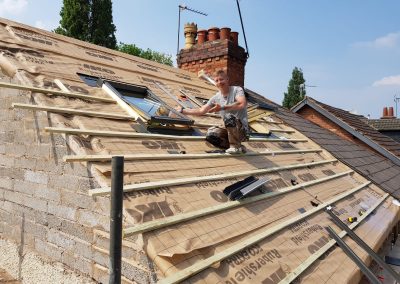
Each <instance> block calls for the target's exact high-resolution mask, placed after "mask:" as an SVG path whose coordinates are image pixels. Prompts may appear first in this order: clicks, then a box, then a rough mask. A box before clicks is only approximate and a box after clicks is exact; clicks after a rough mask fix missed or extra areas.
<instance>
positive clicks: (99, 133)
mask: <svg viewBox="0 0 400 284" xmlns="http://www.w3.org/2000/svg"><path fill="white" fill-rule="evenodd" d="M45 131H46V132H52V133H64V134H74V135H92V136H103V137H123V138H149V139H169V140H198V141H200V140H205V136H183V135H182V136H180V135H163V134H152V133H137V132H119V131H105V130H83V129H73V128H57V127H45ZM249 141H250V142H251V141H259V142H282V143H285V142H287V143H289V142H295V143H296V142H307V141H308V140H307V139H275V138H255V137H252V138H250V139H249Z"/></svg>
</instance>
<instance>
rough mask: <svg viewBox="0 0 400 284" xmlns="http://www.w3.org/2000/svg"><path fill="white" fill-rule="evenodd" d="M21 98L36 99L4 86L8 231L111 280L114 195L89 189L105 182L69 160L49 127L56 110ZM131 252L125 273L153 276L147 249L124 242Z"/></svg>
mask: <svg viewBox="0 0 400 284" xmlns="http://www.w3.org/2000/svg"><path fill="white" fill-rule="evenodd" d="M3 81H5V80H3ZM13 83H17V82H13ZM13 102H18V103H31V98H30V95H29V94H27V93H22V92H20V91H16V90H9V89H2V88H0V237H1V238H5V239H6V240H12V241H13V242H15V243H17V244H21V243H23V244H24V249H27V250H32V251H34V252H36V253H38V254H39V255H40V256H41V257H43V259H47V260H48V261H51V262H59V263H62V264H63V265H65V266H67V267H68V268H69V269H70V270H73V271H75V272H77V273H79V274H84V275H86V276H89V277H91V278H93V279H95V280H97V281H99V282H103V283H105V282H108V280H107V278H108V271H107V269H108V265H109V263H108V245H109V241H108V236H107V232H108V231H109V212H110V208H109V204H110V202H109V198H108V197H96V198H92V197H90V196H89V195H88V194H87V191H88V190H89V189H90V188H95V187H99V185H98V184H97V182H96V180H95V179H94V177H93V176H92V175H91V173H90V170H88V168H86V167H85V166H83V165H81V164H78V163H74V164H70V163H65V162H63V156H64V155H66V154H70V153H71V149H69V146H68V144H67V142H66V140H65V139H64V137H63V136H62V135H58V134H57V135H53V134H49V133H46V132H44V131H43V128H44V127H46V126H51V125H50V123H49V121H50V117H49V116H48V114H47V113H46V112H32V111H29V110H21V109H12V108H11V104H12V103H13ZM99 232H106V235H105V236H104V235H103V236H101V237H99ZM0 250H1V249H0ZM123 255H124V260H123V269H122V273H123V275H124V276H126V277H128V278H130V279H132V278H133V277H135V281H136V282H135V283H149V282H153V279H154V272H152V268H151V265H150V264H149V260H148V259H147V258H146V256H145V255H143V252H142V251H141V249H140V248H135V247H134V246H133V245H132V244H130V243H129V242H128V241H124V248H123ZM21 262H22V260H21ZM125 280H126V281H125V282H126V283H130V281H127V279H125ZM43 283H46V279H43ZM47 283H50V282H47Z"/></svg>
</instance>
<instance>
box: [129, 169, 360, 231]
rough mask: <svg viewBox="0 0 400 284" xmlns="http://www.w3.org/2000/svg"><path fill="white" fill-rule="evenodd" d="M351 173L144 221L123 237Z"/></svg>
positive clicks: (348, 172)
mask: <svg viewBox="0 0 400 284" xmlns="http://www.w3.org/2000/svg"><path fill="white" fill-rule="evenodd" d="M351 173H353V171H352V170H349V171H345V172H342V173H338V174H335V175H332V176H328V177H324V178H320V179H316V180H313V181H308V182H303V183H300V184H297V185H294V186H288V187H284V188H281V189H279V191H276V192H268V193H264V194H261V195H257V196H253V197H248V198H245V199H243V200H240V201H239V200H238V201H229V202H225V203H223V204H219V205H216V206H212V207H209V208H204V209H201V210H197V211H193V212H188V213H183V214H179V215H175V216H172V217H167V218H163V219H161V220H154V221H150V222H146V223H143V224H139V225H136V226H134V227H130V228H127V229H124V237H128V236H130V235H133V234H138V233H144V232H149V231H153V230H156V229H160V228H163V227H166V226H169V225H173V224H177V223H181V222H185V221H189V220H191V219H194V218H199V217H202V216H206V215H210V214H214V213H218V212H221V211H225V210H228V209H232V208H235V207H238V206H243V205H246V204H249V203H254V202H257V201H260V200H264V199H269V198H273V197H276V196H279V195H282V194H285V193H288V192H292V191H295V190H297V189H300V188H305V187H309V186H313V185H316V184H320V183H323V182H326V181H330V180H333V179H337V178H340V177H343V176H345V175H348V174H351Z"/></svg>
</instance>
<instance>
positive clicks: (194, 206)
mask: <svg viewBox="0 0 400 284" xmlns="http://www.w3.org/2000/svg"><path fill="white" fill-rule="evenodd" d="M0 51H2V52H3V54H2V55H1V57H2V60H0V62H2V63H0V67H1V68H2V70H3V73H6V74H8V75H10V76H12V77H13V78H14V79H17V80H18V81H19V84H20V85H25V86H26V85H27V86H35V87H43V88H47V89H52V90H60V89H65V90H64V91H69V92H76V93H82V94H85V95H88V96H91V97H93V98H103V99H104V98H108V99H109V98H110V96H109V95H108V94H107V92H105V91H104V89H102V88H100V87H94V86H88V85H87V84H86V83H85V82H84V81H83V80H82V79H81V78H80V77H79V76H78V74H77V73H84V74H87V75H90V76H95V77H101V78H103V79H106V80H107V79H108V80H115V81H119V82H125V83H128V84H136V85H140V86H143V87H146V88H147V89H148V90H150V91H151V92H152V93H153V94H154V95H156V96H158V97H159V98H160V99H161V100H162V101H163V102H165V103H166V104H167V105H169V106H170V107H174V106H175V105H176V104H177V103H176V100H174V98H173V96H178V94H180V93H181V90H185V91H186V92H189V93H190V94H192V95H193V96H199V97H202V98H210V97H211V96H212V95H214V93H215V92H216V89H215V88H214V87H213V86H211V85H210V84H208V83H206V82H205V81H203V80H201V79H198V78H197V77H196V76H195V74H192V73H189V72H185V71H182V70H178V69H175V68H171V67H167V66H164V65H160V64H157V63H154V62H149V61H147V60H144V59H140V58H137V57H132V56H129V55H126V54H122V53H119V52H116V51H112V50H108V49H105V48H102V47H98V46H94V45H91V44H88V43H84V42H81V41H77V40H74V39H70V38H66V37H63V36H60V35H56V34H53V33H49V32H45V31H41V30H38V29H35V28H31V27H28V26H25V25H21V24H17V23H14V22H10V21H7V20H5V19H1V20H0ZM55 80H58V81H55ZM57 82H61V83H62V85H60V84H59V83H57ZM60 86H61V87H60ZM160 86H162V87H160ZM166 90H167V92H168V93H170V94H172V96H171V95H170V94H167V92H166ZM21 95H28V96H29V95H30V96H31V97H32V105H38V106H41V107H43V106H46V107H57V108H65V109H73V110H80V111H85V112H86V113H81V114H76V113H75V114H71V112H70V113H68V111H66V112H65V113H55V112H54V110H51V109H50V108H48V109H47V111H48V113H50V116H49V125H47V126H45V127H42V128H41V129H40V131H47V132H50V133H64V134H65V136H64V137H65V139H66V140H67V141H68V143H69V146H70V148H71V153H69V155H68V157H66V159H71V162H74V161H75V162H76V161H78V162H81V163H88V168H89V169H90V171H91V173H92V174H93V175H94V176H95V178H96V180H97V182H98V183H99V184H100V185H101V188H87V194H91V195H93V196H97V195H107V194H108V193H109V186H110V182H111V179H110V175H111V164H110V159H109V157H110V156H112V155H127V159H126V161H125V167H124V184H125V186H124V190H125V191H126V194H125V195H124V227H125V235H126V241H130V242H132V243H135V244H136V245H137V246H139V247H140V249H141V250H142V251H143V252H145V253H146V254H147V255H148V256H149V257H150V258H151V260H152V261H153V262H154V264H155V265H156V267H155V268H154V270H155V272H156V273H157V275H158V279H159V280H160V282H164V283H177V282H182V281H187V283H221V282H222V283H278V282H280V281H287V282H290V281H291V279H294V278H295V277H294V273H296V274H299V271H302V270H303V269H302V266H301V265H302V264H303V267H304V273H302V274H301V276H300V277H299V280H300V281H301V282H304V283H316V282H318V283H328V282H341V283H343V282H348V283H354V281H358V280H359V279H360V278H361V274H360V272H359V270H358V268H357V266H356V265H355V264H354V263H352V262H349V261H348V260H347V259H346V256H345V255H344V253H343V252H342V251H341V250H340V249H338V248H335V247H334V243H332V242H331V240H330V237H329V235H328V233H327V231H326V230H325V228H324V227H325V226H327V225H330V226H331V227H333V228H334V229H335V230H336V231H339V229H338V227H336V226H335V225H334V223H332V222H331V221H330V219H329V217H328V215H327V214H326V213H324V207H325V206H327V205H333V206H334V209H335V212H336V213H337V215H338V216H340V217H341V218H342V219H343V220H345V219H347V217H348V216H358V214H359V211H360V210H365V211H367V212H368V214H366V215H365V216H364V217H362V216H361V217H360V219H362V218H365V217H367V216H369V217H368V218H367V219H366V220H365V221H364V222H360V224H359V226H358V227H357V229H356V230H355V231H356V233H357V234H358V235H359V236H360V237H362V238H363V239H364V240H365V241H366V242H367V243H368V244H369V245H370V246H371V247H373V248H374V249H377V248H379V247H380V246H381V244H382V242H383V240H384V239H385V238H386V237H387V235H388V234H389V232H390V230H391V228H392V226H393V224H394V223H395V222H397V220H398V211H399V210H398V207H397V206H395V205H393V204H392V200H393V198H392V197H390V196H388V194H387V193H386V192H385V191H384V190H383V189H382V188H380V187H379V186H378V185H376V184H373V183H370V182H369V181H368V180H366V179H365V178H364V177H363V176H361V175H359V174H358V173H355V172H353V171H352V170H351V169H350V168H348V167H347V166H346V165H345V164H343V163H341V162H339V161H337V160H336V159H335V157H334V156H332V155H331V154H330V153H329V152H328V151H326V150H325V149H322V148H321V147H320V146H319V145H318V141H317V143H316V141H312V140H311V139H309V138H308V137H307V136H306V135H304V134H303V133H301V131H299V130H298V129H294V128H292V127H290V126H289V125H288V124H287V123H285V122H284V120H283V118H282V115H281V112H280V111H279V110H277V111H274V110H271V109H268V110H265V109H262V108H257V109H253V110H249V120H250V121H251V122H250V127H251V128H252V130H253V131H255V132H262V133H268V132H272V133H274V134H275V137H276V138H273V139H271V138H268V137H266V138H265V137H264V138H254V139H252V140H250V141H248V142H245V143H244V145H245V146H246V147H247V149H248V155H241V156H236V155H227V154H217V155H215V154H209V155H205V154H206V151H208V150H215V148H214V147H212V146H211V145H209V144H208V143H206V142H205V141H204V140H203V138H204V137H203V138H202V137H201V136H191V137H186V136H177V135H162V134H152V133H148V132H147V131H146V127H147V124H146V121H145V119H143V118H142V117H140V115H139V116H138V117H139V118H136V117H133V116H132V113H129V112H127V111H126V109H124V108H122V107H121V104H119V103H113V102H104V101H98V100H89V99H82V98H71V97H67V96H62V95H55V94H50V93H39V92H34V91H32V92H31V93H29V94H21ZM251 96H252V94H251V93H250V97H251ZM250 99H251V98H250ZM14 107H15V108H23V106H21V105H15V106H14ZM29 111H30V110H29ZM88 111H91V112H96V113H97V114H98V113H99V112H100V113H103V117H101V115H99V114H98V115H97V116H93V115H92V116H89V114H88ZM92 114H93V113H92ZM104 114H113V115H120V116H121V117H120V118H118V119H116V117H114V118H111V117H108V118H107V117H105V115H104ZM280 115H281V117H279V116H280ZM190 118H191V119H193V120H195V123H197V125H200V126H195V127H194V128H195V129H196V130H197V131H198V132H197V133H198V134H204V132H205V130H206V129H207V127H204V126H201V124H203V125H205V124H206V125H209V124H211V125H217V124H220V123H221V121H220V119H219V118H216V117H214V116H204V117H190ZM74 131H75V132H74ZM80 131H81V132H80ZM115 132H118V133H119V134H118V135H117V133H115ZM121 132H122V134H121ZM133 134H135V135H133ZM136 134H138V135H136ZM124 135H125V136H124ZM129 135H130V136H129ZM128 136H129V137H128ZM196 137H197V138H196ZM192 138H193V139H192ZM292 139H295V140H292ZM293 141H295V142H293ZM89 155H91V156H90V157H89ZM100 155H102V156H101V158H99V156H100ZM128 155H129V158H128ZM196 155H197V156H196ZM74 156H79V158H76V159H75V160H74V159H73V158H74ZM96 157H98V158H97V159H96ZM91 158H92V159H91ZM250 175H254V176H256V177H258V178H261V177H267V178H269V179H270V181H269V182H268V183H267V184H266V185H265V186H264V187H263V188H262V190H259V191H257V192H255V193H254V194H252V195H251V196H250V197H248V198H245V199H243V200H241V201H229V200H228V198H227V197H226V196H225V195H224V194H223V193H222V191H223V189H224V188H225V187H227V186H229V185H231V184H232V183H234V182H236V181H239V180H241V179H243V178H245V177H247V176H250ZM93 202H96V197H94V201H93ZM313 204H314V205H316V204H317V205H318V206H314V205H313ZM375 209H376V210H375ZM372 212H374V214H370V213H372ZM354 225H356V224H354ZM357 225H358V224H357ZM135 230H136V232H135ZM348 243H349V244H350V246H351V247H353V248H354V247H355V244H354V243H352V242H351V241H350V242H348ZM319 253H321V255H323V256H324V258H323V259H319V260H316V261H315V262H313V261H311V258H312V257H313V256H316V255H317V254H319ZM359 256H360V257H361V258H362V259H363V260H364V261H366V262H368V256H367V255H366V253H363V252H360V254H359ZM304 263H309V267H308V266H304ZM344 265H345V266H344Z"/></svg>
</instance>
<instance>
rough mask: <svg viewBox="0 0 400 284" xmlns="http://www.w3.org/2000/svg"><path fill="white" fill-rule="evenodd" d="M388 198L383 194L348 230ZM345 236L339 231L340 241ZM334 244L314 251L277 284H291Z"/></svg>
mask: <svg viewBox="0 0 400 284" xmlns="http://www.w3.org/2000/svg"><path fill="white" fill-rule="evenodd" d="M388 197H389V194H388V193H386V194H384V195H383V197H382V198H380V199H379V200H378V201H377V202H376V203H375V204H374V205H373V206H371V207H370V208H369V209H368V210H367V211H366V212H365V213H364V214H363V215H361V216H360V217H357V218H358V221H357V222H355V223H352V224H350V226H349V228H350V229H352V230H353V229H354V228H355V227H357V226H358V225H359V224H361V222H362V221H363V220H364V219H365V218H367V217H368V216H369V215H370V214H371V213H372V212H374V211H375V209H376V208H377V207H378V206H379V205H381V204H382V203H383V202H384V201H385V200H386V199H387V198H388ZM346 235H347V233H346V231H341V232H340V233H339V237H340V238H342V239H343V238H344V237H345V236H346ZM335 244H336V241H335V240H330V241H329V242H328V243H326V244H325V245H324V246H323V247H321V248H320V249H319V250H318V251H316V252H315V253H313V254H312V255H311V256H309V257H308V258H307V259H306V260H305V261H303V262H302V263H301V264H300V265H299V266H298V267H296V268H295V269H294V270H293V271H292V272H290V273H289V274H287V275H286V277H285V278H284V279H282V280H281V281H280V282H279V284H289V283H292V282H293V281H294V280H295V279H296V278H297V277H298V276H299V275H300V274H301V273H303V272H304V271H305V270H306V269H307V268H308V267H310V266H311V265H312V264H313V263H314V262H315V261H317V260H318V259H319V258H320V257H321V256H322V255H323V254H324V253H326V252H327V251H328V250H329V249H330V248H331V247H333V246H334V245H335Z"/></svg>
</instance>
